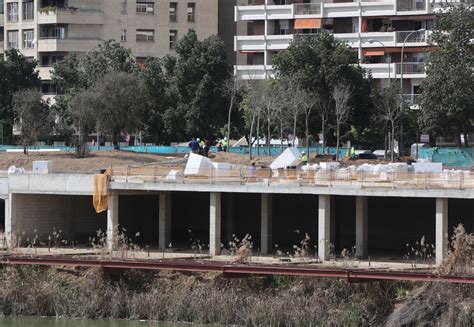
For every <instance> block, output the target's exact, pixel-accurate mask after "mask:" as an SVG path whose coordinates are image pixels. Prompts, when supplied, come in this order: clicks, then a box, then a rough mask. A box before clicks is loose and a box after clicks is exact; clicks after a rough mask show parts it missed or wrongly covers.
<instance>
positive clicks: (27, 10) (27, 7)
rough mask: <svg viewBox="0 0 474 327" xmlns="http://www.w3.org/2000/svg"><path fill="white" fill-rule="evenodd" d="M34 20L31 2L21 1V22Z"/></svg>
mask: <svg viewBox="0 0 474 327" xmlns="http://www.w3.org/2000/svg"><path fill="white" fill-rule="evenodd" d="M34 18H35V16H34V5H33V1H28V2H25V1H23V15H22V19H23V20H33V19H34Z"/></svg>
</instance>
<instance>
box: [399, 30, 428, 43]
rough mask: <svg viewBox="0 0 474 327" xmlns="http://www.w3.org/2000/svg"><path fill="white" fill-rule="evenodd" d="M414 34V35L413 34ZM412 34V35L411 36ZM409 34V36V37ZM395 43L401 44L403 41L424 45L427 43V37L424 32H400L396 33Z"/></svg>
mask: <svg viewBox="0 0 474 327" xmlns="http://www.w3.org/2000/svg"><path fill="white" fill-rule="evenodd" d="M413 32H414V33H413ZM411 33H413V34H411ZM410 34H411V35H410ZM396 35H397V37H396V42H397V43H403V42H404V41H405V39H406V38H407V36H409V37H408V39H407V40H406V42H407V43H424V42H427V35H426V32H417V31H400V32H396Z"/></svg>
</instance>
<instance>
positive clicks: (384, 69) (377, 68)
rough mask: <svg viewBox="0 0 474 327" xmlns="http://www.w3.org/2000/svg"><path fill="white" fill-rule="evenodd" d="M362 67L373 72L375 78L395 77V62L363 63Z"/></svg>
mask: <svg viewBox="0 0 474 327" xmlns="http://www.w3.org/2000/svg"><path fill="white" fill-rule="evenodd" d="M360 66H361V67H362V68H364V69H365V70H367V72H370V73H371V74H372V78H374V79H386V78H388V76H389V71H390V78H395V64H394V63H391V64H389V63H379V64H361V65H360Z"/></svg>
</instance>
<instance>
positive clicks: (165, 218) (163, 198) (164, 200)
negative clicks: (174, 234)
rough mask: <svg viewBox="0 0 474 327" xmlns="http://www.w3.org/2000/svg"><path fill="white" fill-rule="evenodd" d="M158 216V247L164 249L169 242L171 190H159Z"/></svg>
mask: <svg viewBox="0 0 474 327" xmlns="http://www.w3.org/2000/svg"><path fill="white" fill-rule="evenodd" d="M159 205H160V207H159V213H158V215H159V217H158V247H159V248H160V250H164V249H166V247H167V246H168V245H169V244H170V243H171V192H160V203H159Z"/></svg>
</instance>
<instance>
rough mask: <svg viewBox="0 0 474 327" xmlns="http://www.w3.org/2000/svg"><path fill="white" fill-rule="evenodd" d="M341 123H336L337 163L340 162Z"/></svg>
mask: <svg viewBox="0 0 474 327" xmlns="http://www.w3.org/2000/svg"><path fill="white" fill-rule="evenodd" d="M339 130H340V127H339V123H336V161H339Z"/></svg>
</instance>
